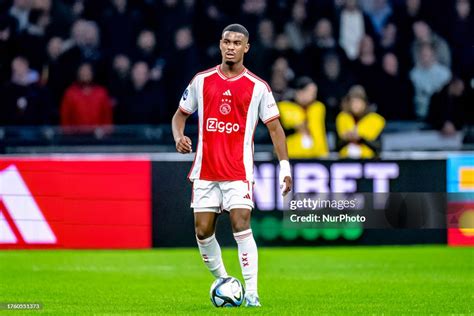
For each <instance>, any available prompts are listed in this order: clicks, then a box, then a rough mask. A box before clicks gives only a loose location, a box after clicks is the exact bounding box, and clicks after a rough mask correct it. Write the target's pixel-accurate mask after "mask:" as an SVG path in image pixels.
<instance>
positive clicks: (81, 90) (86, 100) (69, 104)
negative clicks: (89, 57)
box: [61, 63, 112, 126]
mask: <svg viewBox="0 0 474 316" xmlns="http://www.w3.org/2000/svg"><path fill="white" fill-rule="evenodd" d="M110 124H112V105H111V103H110V99H109V95H108V92H107V90H106V89H105V88H104V87H102V86H99V85H97V84H95V83H94V70H93V66H92V64H91V63H82V64H81V65H80V66H79V68H78V70H77V81H76V83H74V84H73V85H71V86H70V87H69V88H68V89H67V90H66V93H65V94H64V98H63V101H62V104H61V125H62V126H96V125H110Z"/></svg>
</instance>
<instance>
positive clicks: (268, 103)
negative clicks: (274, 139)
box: [259, 87, 280, 124]
mask: <svg viewBox="0 0 474 316" xmlns="http://www.w3.org/2000/svg"><path fill="white" fill-rule="evenodd" d="M263 90H264V91H263V94H262V98H261V100H260V105H259V116H260V119H261V120H262V122H263V123H264V124H267V123H269V122H271V121H273V120H275V119H277V118H279V117H280V111H278V106H277V104H276V102H275V98H274V97H273V94H272V91H271V90H270V89H267V87H264V89H263Z"/></svg>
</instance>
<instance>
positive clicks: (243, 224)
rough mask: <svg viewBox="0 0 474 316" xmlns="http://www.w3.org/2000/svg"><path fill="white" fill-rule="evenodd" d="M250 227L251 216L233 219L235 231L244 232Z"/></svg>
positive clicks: (233, 229)
mask: <svg viewBox="0 0 474 316" xmlns="http://www.w3.org/2000/svg"><path fill="white" fill-rule="evenodd" d="M249 228H250V219H249V218H238V219H234V220H233V221H232V231H233V232H234V233H238V232H242V231H244V230H247V229H249Z"/></svg>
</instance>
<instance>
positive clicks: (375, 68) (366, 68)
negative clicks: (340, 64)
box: [354, 35, 382, 95]
mask: <svg viewBox="0 0 474 316" xmlns="http://www.w3.org/2000/svg"><path fill="white" fill-rule="evenodd" d="M354 73H355V74H356V80H357V82H358V83H359V84H360V85H362V86H363V87H364V89H366V91H367V93H369V94H370V95H376V93H377V92H378V90H379V88H381V86H380V85H381V84H382V82H381V80H380V79H381V75H382V72H381V69H380V65H379V63H378V62H377V56H376V55H375V47H374V41H373V40H372V38H371V37H370V36H368V35H366V36H364V37H363V38H362V40H361V41H360V49H359V58H358V59H357V61H356V62H355V64H354Z"/></svg>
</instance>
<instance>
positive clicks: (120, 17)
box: [101, 0, 141, 56]
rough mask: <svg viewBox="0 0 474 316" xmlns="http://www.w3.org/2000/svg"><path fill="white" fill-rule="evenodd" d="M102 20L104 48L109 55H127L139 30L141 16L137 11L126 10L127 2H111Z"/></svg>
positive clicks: (122, 0) (116, 0)
mask: <svg viewBox="0 0 474 316" xmlns="http://www.w3.org/2000/svg"><path fill="white" fill-rule="evenodd" d="M110 2H111V4H112V6H111V7H110V8H108V9H107V10H106V11H105V13H104V17H103V19H102V21H103V23H102V27H101V29H102V31H103V39H104V47H106V48H107V51H108V54H109V55H112V56H113V55H115V54H118V53H122V52H125V53H129V48H130V47H133V42H134V40H135V38H136V36H137V34H138V31H139V30H140V29H141V22H140V21H141V15H140V13H139V12H138V11H137V10H133V9H130V8H128V1H127V0H111V1H110Z"/></svg>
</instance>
